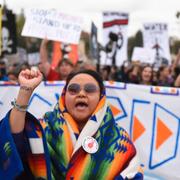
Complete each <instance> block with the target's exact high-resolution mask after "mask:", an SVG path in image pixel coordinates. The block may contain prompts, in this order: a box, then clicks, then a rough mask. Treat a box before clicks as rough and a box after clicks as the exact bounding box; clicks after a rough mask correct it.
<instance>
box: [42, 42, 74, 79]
mask: <svg viewBox="0 0 180 180" xmlns="http://www.w3.org/2000/svg"><path fill="white" fill-rule="evenodd" d="M48 42H49V41H48V40H47V39H43V40H42V42H41V46H40V61H41V64H40V66H41V69H42V71H43V74H44V76H45V79H46V80H48V81H58V80H66V78H67V76H68V74H69V73H70V72H71V71H72V70H73V68H74V64H73V63H72V62H71V60H69V59H65V58H63V59H62V60H60V61H59V64H58V66H57V67H56V68H53V67H52V66H51V64H50V62H49V61H48V53H47V45H48ZM59 48H60V47H59Z"/></svg>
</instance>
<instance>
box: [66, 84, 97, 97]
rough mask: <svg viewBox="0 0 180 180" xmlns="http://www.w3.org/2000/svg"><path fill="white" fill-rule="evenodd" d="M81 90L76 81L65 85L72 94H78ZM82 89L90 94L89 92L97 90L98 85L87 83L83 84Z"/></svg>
mask: <svg viewBox="0 0 180 180" xmlns="http://www.w3.org/2000/svg"><path fill="white" fill-rule="evenodd" d="M81 90H82V87H81V86H80V85H79V84H77V83H72V84H70V85H69V86H68V87H67V91H68V92H69V93H70V94H72V95H76V94H78V93H79V92H80V91H81ZM83 90H84V91H85V92H86V93H88V94H91V93H95V92H97V91H98V87H97V86H96V85H95V84H92V83H87V84H85V85H84V87H83Z"/></svg>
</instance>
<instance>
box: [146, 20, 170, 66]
mask: <svg viewBox="0 0 180 180" xmlns="http://www.w3.org/2000/svg"><path fill="white" fill-rule="evenodd" d="M143 43H144V47H145V48H149V49H153V50H154V51H155V56H156V57H155V60H154V63H155V64H156V66H157V67H159V66H160V65H161V64H170V61H171V57H170V47H169V36H168V25H167V24H166V23H145V24H144V28H143Z"/></svg>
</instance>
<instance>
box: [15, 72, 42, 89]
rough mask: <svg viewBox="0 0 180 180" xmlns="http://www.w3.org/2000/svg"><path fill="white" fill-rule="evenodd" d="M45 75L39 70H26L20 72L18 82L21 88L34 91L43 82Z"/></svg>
mask: <svg viewBox="0 0 180 180" xmlns="http://www.w3.org/2000/svg"><path fill="white" fill-rule="evenodd" d="M42 79H43V75H42V73H41V72H40V71H39V70H35V69H31V70H29V69H26V70H23V71H21V72H20V74H19V77H18V80H19V84H20V86H21V87H27V88H30V89H32V90H34V89H35V88H36V87H37V86H38V85H39V84H40V83H41V81H42Z"/></svg>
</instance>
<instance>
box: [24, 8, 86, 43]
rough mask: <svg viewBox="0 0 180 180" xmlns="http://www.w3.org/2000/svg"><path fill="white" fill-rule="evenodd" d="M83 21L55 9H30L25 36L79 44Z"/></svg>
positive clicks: (27, 12)
mask: <svg viewBox="0 0 180 180" xmlns="http://www.w3.org/2000/svg"><path fill="white" fill-rule="evenodd" d="M82 23H83V20H82V18H81V17H77V16H72V15H68V14H64V13H61V12H59V11H57V10H55V9H28V10H27V11H26V22H25V25H24V27H23V30H22V35H23V36H30V37H37V38H42V39H44V38H47V39H49V40H55V41H62V42H66V43H72V44H78V42H79V38H80V34H81V29H82Z"/></svg>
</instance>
